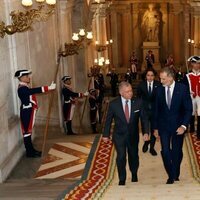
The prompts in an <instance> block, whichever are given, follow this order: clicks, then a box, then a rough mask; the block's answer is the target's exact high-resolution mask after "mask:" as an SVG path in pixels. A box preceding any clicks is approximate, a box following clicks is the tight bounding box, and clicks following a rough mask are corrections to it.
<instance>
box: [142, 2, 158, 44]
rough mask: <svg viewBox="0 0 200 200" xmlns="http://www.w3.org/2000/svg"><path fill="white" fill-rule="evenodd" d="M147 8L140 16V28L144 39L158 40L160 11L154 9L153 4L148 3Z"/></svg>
mask: <svg viewBox="0 0 200 200" xmlns="http://www.w3.org/2000/svg"><path fill="white" fill-rule="evenodd" d="M148 7H149V9H148V10H147V11H146V12H145V13H144V15H143V18H142V28H143V30H144V33H145V41H149V42H158V41H159V39H158V38H159V28H160V13H159V12H158V11H157V10H156V9H155V4H149V6H148Z"/></svg>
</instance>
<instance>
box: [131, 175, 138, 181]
mask: <svg viewBox="0 0 200 200" xmlns="http://www.w3.org/2000/svg"><path fill="white" fill-rule="evenodd" d="M131 182H138V177H137V174H135V175H133V176H132V179H131Z"/></svg>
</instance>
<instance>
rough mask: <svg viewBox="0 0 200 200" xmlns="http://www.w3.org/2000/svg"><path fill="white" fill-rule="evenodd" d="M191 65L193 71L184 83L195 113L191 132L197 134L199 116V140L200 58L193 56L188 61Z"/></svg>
mask: <svg viewBox="0 0 200 200" xmlns="http://www.w3.org/2000/svg"><path fill="white" fill-rule="evenodd" d="M188 62H189V65H191V67H192V71H191V72H189V73H188V74H186V77H185V78H184V80H183V82H184V83H186V84H187V85H188V87H189V90H190V94H191V98H192V104H193V113H192V117H191V120H190V132H191V133H192V132H195V127H194V124H195V123H194V122H195V115H196V114H197V131H196V132H197V138H198V139H200V56H191V57H190V58H189V59H188Z"/></svg>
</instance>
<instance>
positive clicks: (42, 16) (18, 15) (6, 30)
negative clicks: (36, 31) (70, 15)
mask: <svg viewBox="0 0 200 200" xmlns="http://www.w3.org/2000/svg"><path fill="white" fill-rule="evenodd" d="M35 1H36V2H37V4H38V7H37V8H33V9H30V8H32V5H33V2H32V0H22V2H21V3H22V5H23V6H24V7H25V8H26V10H25V11H15V10H14V11H11V13H10V16H11V24H9V25H6V24H5V22H3V21H0V37H1V38H3V37H4V36H5V35H6V34H8V35H12V34H14V33H16V32H25V31H27V30H33V27H32V26H33V24H34V23H36V22H40V21H46V20H47V19H48V18H49V17H50V16H51V15H53V14H54V12H55V5H56V0H46V1H45V0H35Z"/></svg>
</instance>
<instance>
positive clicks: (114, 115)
mask: <svg viewBox="0 0 200 200" xmlns="http://www.w3.org/2000/svg"><path fill="white" fill-rule="evenodd" d="M141 105H142V102H141V100H139V99H136V98H135V99H132V100H131V113H130V121H129V123H127V121H126V117H125V114H124V110H123V105H122V101H121V97H118V98H116V99H114V100H113V101H111V102H110V104H109V108H108V113H107V118H106V122H105V128H104V132H103V137H109V135H110V128H111V123H112V120H113V119H114V121H115V125H114V131H113V141H114V143H115V144H120V143H123V142H124V141H125V140H126V139H127V137H128V138H129V139H130V143H134V142H138V140H139V118H140V117H141V123H142V132H143V133H148V122H147V119H146V115H145V112H144V109H143V108H142V106H141Z"/></svg>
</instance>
